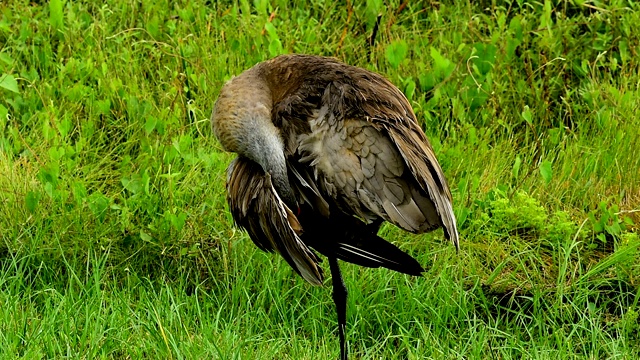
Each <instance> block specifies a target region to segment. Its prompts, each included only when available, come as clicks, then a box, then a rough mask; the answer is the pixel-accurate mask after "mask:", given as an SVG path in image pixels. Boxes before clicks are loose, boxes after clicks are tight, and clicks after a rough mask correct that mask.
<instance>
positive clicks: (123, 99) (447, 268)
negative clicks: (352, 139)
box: [0, 0, 640, 359]
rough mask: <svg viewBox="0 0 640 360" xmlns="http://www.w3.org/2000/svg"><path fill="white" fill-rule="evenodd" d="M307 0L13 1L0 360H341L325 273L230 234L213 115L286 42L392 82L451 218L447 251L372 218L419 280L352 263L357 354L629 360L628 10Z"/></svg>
mask: <svg viewBox="0 0 640 360" xmlns="http://www.w3.org/2000/svg"><path fill="white" fill-rule="evenodd" d="M314 3H315V5H308V6H294V5H293V4H292V2H289V1H279V0H274V1H271V2H269V1H264V0H256V1H253V2H250V1H240V2H237V3H236V2H230V3H223V4H218V3H217V2H204V1H176V2H174V1H155V2H143V3H142V4H141V3H140V2H138V1H130V0H111V1H106V2H105V3H104V4H103V3H98V2H84V1H73V2H72V1H62V0H52V1H50V2H48V3H46V4H40V2H29V1H18V0H9V1H7V2H3V4H2V5H1V6H0V239H1V241H0V358H7V359H14V358H28V359H31V358H60V357H70V358H161V359H165V358H175V359H182V358H184V359H192V358H215V359H274V358H277V359H283V358H284V359H331V358H336V357H338V342H337V331H336V330H337V329H336V319H335V313H334V309H333V304H332V301H331V294H330V289H329V286H324V287H311V286H309V285H307V284H306V283H304V281H303V280H302V279H300V278H299V277H298V276H296V275H295V274H294V273H293V272H292V270H291V269H290V268H289V267H288V265H287V264H286V262H284V261H282V259H281V258H279V257H278V256H274V255H272V254H264V253H262V252H261V251H259V250H258V249H256V248H255V246H254V245H253V244H252V243H251V241H250V240H249V239H248V237H247V235H246V234H245V233H243V232H241V231H238V230H236V229H234V228H233V227H232V221H231V218H230V215H229V214H228V211H227V209H226V202H225V197H224V179H225V168H226V165H227V164H228V162H229V161H230V160H231V158H232V155H230V154H226V153H223V152H221V150H220V147H219V145H218V144H217V143H216V141H215V139H213V135H212V134H211V131H210V128H209V123H208V121H209V120H208V118H209V115H210V113H211V110H212V107H213V103H214V101H215V98H216V96H217V93H218V91H219V89H220V87H221V86H222V84H223V83H224V81H226V80H227V79H229V78H230V77H231V76H233V75H235V74H239V73H240V72H241V71H242V70H244V69H246V68H248V67H250V66H252V65H253V64H255V63H256V62H258V61H261V60H265V59H267V58H270V57H272V56H275V55H277V54H280V53H288V52H301V53H313V54H321V55H331V56H336V57H338V58H340V59H342V60H344V61H346V62H348V63H350V64H353V65H359V66H363V67H365V68H368V69H371V70H374V71H378V72H380V73H382V74H385V75H386V76H387V77H389V78H390V79H391V80H392V81H393V82H394V83H395V84H397V85H398V86H399V87H400V88H401V89H402V90H403V91H404V92H405V93H406V94H407V96H408V97H409V98H410V100H411V102H412V104H413V107H414V109H415V111H416V114H417V115H418V118H419V120H420V121H421V123H422V124H423V126H424V129H425V132H426V133H427V135H428V136H429V138H430V139H431V141H432V144H433V146H434V148H435V150H436V153H437V154H438V158H439V160H440V162H441V165H442V167H443V169H444V171H445V173H446V175H447V178H448V179H449V183H450V186H451V188H452V192H453V197H454V206H455V211H456V213H457V215H458V223H459V224H458V225H459V228H460V231H461V236H462V242H461V251H460V253H459V254H456V252H455V250H454V249H453V248H452V247H451V246H450V245H449V244H447V243H446V242H445V241H444V239H443V235H442V232H441V231H438V232H435V233H433V234H427V235H423V236H413V235H409V234H406V233H403V232H401V231H399V230H398V229H396V228H394V227H393V226H388V225H387V226H385V227H384V228H383V229H382V232H381V233H382V235H383V236H385V237H386V238H387V239H389V240H392V241H394V242H395V243H396V244H400V246H401V247H402V248H403V249H405V250H406V251H408V252H409V253H411V254H412V255H414V256H415V257H416V258H417V259H418V260H419V261H420V262H421V263H422V264H423V265H425V266H426V268H427V269H428V270H427V272H426V273H425V276H424V277H423V278H410V277H407V276H404V275H401V274H396V273H392V272H390V271H387V270H381V269H374V270H372V269H362V268H358V267H356V266H352V265H350V264H344V265H343V269H344V273H345V278H346V282H347V286H348V288H349V290H350V295H351V296H350V298H349V304H348V306H349V315H348V340H349V343H350V352H351V354H352V356H353V358H356V359H358V358H363V359H407V358H408V359H424V358H438V359H439V358H447V359H448V358H465V359H466V358H469V359H487V358H492V359H511V358H516V359H521V358H535V359H552V358H553V359H555V358H591V359H601V358H616V359H635V358H638V357H640V345H639V344H640V321H639V318H638V316H639V312H640V307H639V305H638V299H639V298H640V294H639V292H640V286H639V285H640V249H639V247H640V235H639V228H638V224H640V156H638V154H637V151H638V149H640V130H639V129H640V110H639V109H640V85H639V84H640V74H639V68H640V61H638V59H640V54H639V53H638V49H640V35H639V34H638V32H637V31H636V27H637V24H638V23H640V7H639V6H638V5H636V4H634V3H633V2H630V1H621V0H616V1H609V2H599V1H564V2H555V1H548V0H547V1H539V2H533V1H531V2H528V1H524V0H518V1H512V2H504V3H502V2H488V1H481V2H466V3H460V2H458V3H455V2H445V1H443V2H426V3H425V4H424V5H422V4H421V2H415V4H414V2H407V3H408V4H405V3H404V2H401V1H388V2H384V1H381V0H371V1H367V2H362V3H360V2H358V4H357V5H354V6H353V7H351V6H350V5H348V4H344V3H341V2H335V1H316V2H314ZM378 14H381V17H380V18H379V19H380V21H379V26H377V27H376V25H375V24H376V21H377V19H378ZM374 33H375V37H373V36H372V34H374ZM372 38H373V39H375V41H371V39H372ZM372 43H373V44H372ZM327 285H328V284H327Z"/></svg>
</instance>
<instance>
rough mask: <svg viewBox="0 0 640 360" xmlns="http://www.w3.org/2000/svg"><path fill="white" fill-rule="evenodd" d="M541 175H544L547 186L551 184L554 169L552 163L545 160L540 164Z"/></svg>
mask: <svg viewBox="0 0 640 360" xmlns="http://www.w3.org/2000/svg"><path fill="white" fill-rule="evenodd" d="M540 175H542V179H544V182H545V183H546V184H549V183H550V182H551V179H552V178H553V169H552V168H551V161H549V160H544V161H543V162H542V164H540Z"/></svg>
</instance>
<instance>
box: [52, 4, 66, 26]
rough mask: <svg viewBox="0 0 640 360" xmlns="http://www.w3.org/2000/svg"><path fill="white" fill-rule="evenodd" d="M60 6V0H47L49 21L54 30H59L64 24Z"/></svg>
mask: <svg viewBox="0 0 640 360" xmlns="http://www.w3.org/2000/svg"><path fill="white" fill-rule="evenodd" d="M62 6H63V4H62V0H50V1H49V22H50V23H51V27H52V28H53V29H54V30H60V29H62V27H63V26H64V17H63V13H62Z"/></svg>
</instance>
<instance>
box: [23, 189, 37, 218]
mask: <svg viewBox="0 0 640 360" xmlns="http://www.w3.org/2000/svg"><path fill="white" fill-rule="evenodd" d="M39 201H40V193H39V192H36V191H29V192H28V193H27V196H26V197H25V204H26V205H27V210H29V212H31V213H33V212H34V211H35V210H36V207H37V206H38V202H39Z"/></svg>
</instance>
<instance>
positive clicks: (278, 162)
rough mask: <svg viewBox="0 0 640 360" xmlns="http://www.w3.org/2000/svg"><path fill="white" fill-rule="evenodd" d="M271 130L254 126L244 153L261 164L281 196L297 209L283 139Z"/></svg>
mask: <svg viewBox="0 0 640 360" xmlns="http://www.w3.org/2000/svg"><path fill="white" fill-rule="evenodd" d="M272 126H273V125H272ZM274 129H275V127H274ZM269 130H270V129H265V128H264V127H260V128H254V129H253V131H252V132H251V134H250V141H249V143H248V146H247V148H246V151H245V153H243V154H242V155H243V156H246V157H248V158H250V159H251V160H253V161H255V162H257V163H258V164H260V166H261V167H262V169H263V170H264V171H265V172H266V173H268V174H269V175H270V176H271V181H272V183H273V186H274V187H275V189H276V191H277V192H278V195H279V196H280V198H281V199H282V200H283V201H284V202H285V203H286V204H287V206H289V208H291V209H296V208H297V206H298V204H297V201H296V199H295V196H294V194H293V190H292V189H291V185H290V184H289V176H288V172H287V162H286V159H285V156H284V144H283V141H282V139H281V137H280V134H279V133H273V132H272V131H269Z"/></svg>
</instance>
